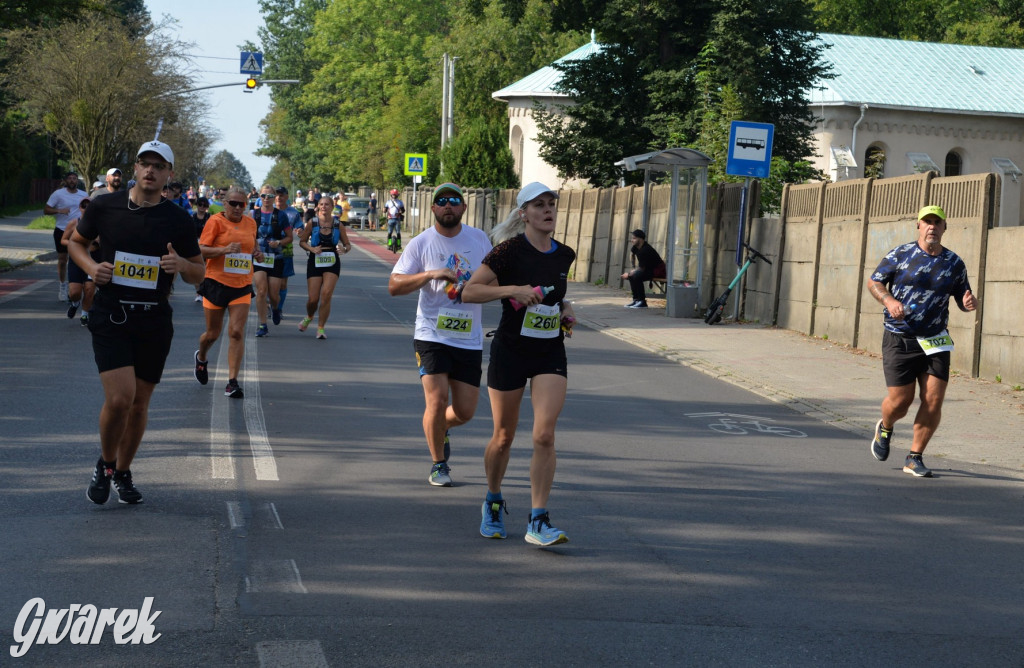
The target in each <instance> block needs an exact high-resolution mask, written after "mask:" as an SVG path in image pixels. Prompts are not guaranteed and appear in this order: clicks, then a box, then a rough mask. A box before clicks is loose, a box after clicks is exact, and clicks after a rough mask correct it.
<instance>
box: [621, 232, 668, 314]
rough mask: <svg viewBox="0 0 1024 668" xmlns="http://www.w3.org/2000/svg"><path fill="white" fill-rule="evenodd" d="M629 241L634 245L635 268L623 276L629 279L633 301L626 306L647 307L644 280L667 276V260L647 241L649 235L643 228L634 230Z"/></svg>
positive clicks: (631, 249) (631, 251)
mask: <svg viewBox="0 0 1024 668" xmlns="http://www.w3.org/2000/svg"><path fill="white" fill-rule="evenodd" d="M629 242H630V243H631V244H632V245H633V247H632V248H630V249H629V252H630V253H631V254H632V255H633V257H632V264H633V267H634V269H633V270H632V271H627V272H626V273H624V274H623V275H622V278H626V279H629V287H630V288H631V289H632V290H633V301H631V302H630V303H628V304H626V308H647V294H646V293H645V292H644V282H645V281H649V280H651V279H652V278H665V261H664V260H662V259H661V256H660V255H658V251H656V250H654V246H652V245H650V244H649V243H647V235H646V234H644V231H643V230H633V235H632V236H631V237H630V239H629Z"/></svg>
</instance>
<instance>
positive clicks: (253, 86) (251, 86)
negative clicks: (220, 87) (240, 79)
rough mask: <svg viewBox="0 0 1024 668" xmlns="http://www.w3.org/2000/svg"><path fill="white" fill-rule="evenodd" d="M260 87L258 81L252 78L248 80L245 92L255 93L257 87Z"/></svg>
mask: <svg viewBox="0 0 1024 668" xmlns="http://www.w3.org/2000/svg"><path fill="white" fill-rule="evenodd" d="M258 85H259V82H258V81H256V79H254V78H252V77H249V78H248V79H246V80H245V92H246V93H251V92H253V91H254V90H255V89H256V86H258Z"/></svg>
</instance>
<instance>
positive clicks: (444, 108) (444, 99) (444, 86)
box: [441, 53, 451, 148]
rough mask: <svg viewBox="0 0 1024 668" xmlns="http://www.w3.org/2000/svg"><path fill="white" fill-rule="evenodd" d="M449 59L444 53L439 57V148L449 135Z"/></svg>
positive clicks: (442, 146)
mask: <svg viewBox="0 0 1024 668" xmlns="http://www.w3.org/2000/svg"><path fill="white" fill-rule="evenodd" d="M450 62H451V61H450V59H449V58H448V54H447V53H445V54H444V57H443V58H441V148H444V147H445V145H446V144H447V143H448V140H449V139H450V137H449V136H448V98H449V96H450V95H451V89H450V84H449V83H448V68H449V67H450Z"/></svg>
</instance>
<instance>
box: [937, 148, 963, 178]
mask: <svg viewBox="0 0 1024 668" xmlns="http://www.w3.org/2000/svg"><path fill="white" fill-rule="evenodd" d="M963 171H964V160H963V158H961V157H960V154H959V153H957V152H956V151H950V152H949V153H947V154H946V168H945V169H944V170H943V172H942V175H943V176H960V175H961V174H962V173H963Z"/></svg>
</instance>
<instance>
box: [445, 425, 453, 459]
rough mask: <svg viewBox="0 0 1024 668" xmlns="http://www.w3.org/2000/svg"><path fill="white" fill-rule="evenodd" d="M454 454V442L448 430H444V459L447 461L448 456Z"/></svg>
mask: <svg viewBox="0 0 1024 668" xmlns="http://www.w3.org/2000/svg"><path fill="white" fill-rule="evenodd" d="M451 456H452V442H451V439H449V438H448V430H447V429H446V430H445V432H444V461H445V462H447V461H448V458H449V457H451Z"/></svg>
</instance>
